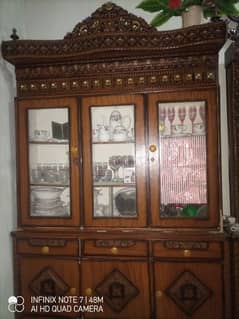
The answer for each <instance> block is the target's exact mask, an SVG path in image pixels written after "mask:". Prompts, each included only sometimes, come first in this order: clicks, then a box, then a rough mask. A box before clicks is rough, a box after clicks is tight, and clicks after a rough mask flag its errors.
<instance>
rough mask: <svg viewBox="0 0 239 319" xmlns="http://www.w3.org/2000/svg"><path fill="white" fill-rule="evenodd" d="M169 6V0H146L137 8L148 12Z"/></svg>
mask: <svg viewBox="0 0 239 319" xmlns="http://www.w3.org/2000/svg"><path fill="white" fill-rule="evenodd" d="M167 7H168V0H144V1H142V2H141V3H140V4H139V5H138V6H137V7H136V8H140V9H143V10H144V11H147V12H158V11H161V10H165V9H167Z"/></svg>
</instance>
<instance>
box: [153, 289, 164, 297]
mask: <svg viewBox="0 0 239 319" xmlns="http://www.w3.org/2000/svg"><path fill="white" fill-rule="evenodd" d="M155 296H156V298H161V297H162V296H163V292H162V291H161V290H157V291H156V293H155Z"/></svg>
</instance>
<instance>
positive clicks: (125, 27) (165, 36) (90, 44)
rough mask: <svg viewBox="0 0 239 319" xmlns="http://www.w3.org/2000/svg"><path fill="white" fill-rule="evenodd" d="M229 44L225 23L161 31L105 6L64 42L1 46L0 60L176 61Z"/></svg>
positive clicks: (20, 42)
mask: <svg viewBox="0 0 239 319" xmlns="http://www.w3.org/2000/svg"><path fill="white" fill-rule="evenodd" d="M225 39H226V26H225V23H224V22H218V23H207V24H202V25H198V26H192V27H188V28H182V29H177V30H171V31H157V29H155V28H154V27H152V26H150V25H149V24H147V22H146V21H144V19H142V18H139V17H136V16H135V15H133V14H131V13H128V12H127V11H126V10H124V9H122V8H121V7H119V6H117V5H115V4H113V3H106V4H104V5H103V6H102V7H100V8H99V9H97V10H96V11H95V12H94V13H93V14H92V15H91V16H90V17H88V18H86V19H84V20H83V21H82V22H80V23H78V24H77V25H76V26H75V27H74V29H73V31H72V32H71V33H68V34H67V35H66V36H65V37H64V39H62V40H12V41H3V42H2V55H3V57H4V58H5V59H6V60H7V61H9V62H10V63H12V64H14V65H17V66H19V65H24V66H26V65H31V64H32V63H52V64H55V63H59V62H62V61H65V62H67V61H69V62H76V61H81V62H83V61H91V60H96V59H97V60H101V59H104V60H105V59H107V58H108V59H109V58H110V59H111V60H112V59H114V58H127V57H128V58H129V57H133V58H136V57H140V56H142V57H144V58H145V57H147V56H148V57H152V56H156V57H164V56H166V57H169V56H171V57H173V56H185V53H186V55H199V54H201V53H202V54H213V53H217V52H218V51H219V49H220V48H221V47H222V45H223V44H224V43H225ZM96 56H97V58H96Z"/></svg>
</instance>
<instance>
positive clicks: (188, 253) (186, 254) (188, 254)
mask: <svg viewBox="0 0 239 319" xmlns="http://www.w3.org/2000/svg"><path fill="white" fill-rule="evenodd" d="M183 255H184V257H190V256H191V250H189V249H184V251H183Z"/></svg>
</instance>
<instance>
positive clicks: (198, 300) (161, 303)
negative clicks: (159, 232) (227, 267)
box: [154, 262, 224, 319]
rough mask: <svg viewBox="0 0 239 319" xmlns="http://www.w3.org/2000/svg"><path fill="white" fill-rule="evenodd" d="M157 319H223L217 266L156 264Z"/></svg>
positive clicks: (174, 263)
mask: <svg viewBox="0 0 239 319" xmlns="http://www.w3.org/2000/svg"><path fill="white" fill-rule="evenodd" d="M154 275H155V304H156V318H157V319H188V318H190V319H214V318H215V319H222V318H224V316H223V309H224V306H223V293H222V278H223V277H222V266H221V265H220V264H216V263H212V262H211V263H210V262H209V263H205V262H204V263H202V262H195V263H180V262H170V263H169V262H156V263H155V266H154Z"/></svg>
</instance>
